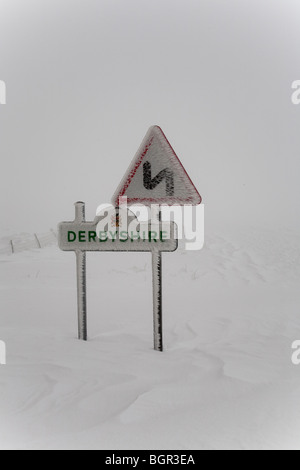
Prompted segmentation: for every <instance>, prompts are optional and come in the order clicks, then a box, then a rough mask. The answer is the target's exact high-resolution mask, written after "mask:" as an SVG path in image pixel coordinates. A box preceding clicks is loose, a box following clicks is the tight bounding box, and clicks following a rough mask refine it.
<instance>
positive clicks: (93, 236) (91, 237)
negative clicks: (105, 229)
mask: <svg viewBox="0 0 300 470" xmlns="http://www.w3.org/2000/svg"><path fill="white" fill-rule="evenodd" d="M96 238H97V233H96V232H89V242H91V241H93V242H95V241H96Z"/></svg>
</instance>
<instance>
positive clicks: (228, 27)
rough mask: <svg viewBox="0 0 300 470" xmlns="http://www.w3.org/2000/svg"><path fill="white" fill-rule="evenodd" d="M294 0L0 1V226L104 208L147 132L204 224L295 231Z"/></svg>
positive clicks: (22, 227) (298, 33) (297, 37)
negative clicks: (157, 140) (2, 102)
mask: <svg viewBox="0 0 300 470" xmlns="http://www.w3.org/2000/svg"><path fill="white" fill-rule="evenodd" d="M299 18H300V4H299V1H298V0H284V1H283V0H281V1H279V0H275V1H274V0H251V1H250V0H249V1H247V0H240V1H237V0H227V1H226V2H224V1H222V0H207V1H206V0H184V1H183V0H181V1H178V0H152V1H151V2H148V1H144V0H126V1H124V0H84V1H83V0H81V1H78V0H63V1H62V0H59V1H58V0H43V1H40V0H25V1H24V0H0V58H1V60H0V79H1V80H4V81H5V82H6V86H7V105H6V106H1V107H0V149H1V165H2V166H1V183H0V184H1V202H0V204H1V230H2V231H31V232H32V231H34V230H47V229H49V228H50V227H53V228H55V227H56V225H57V223H58V222H60V221H61V220H64V219H65V220H68V219H72V218H73V216H74V209H73V203H74V202H75V201H76V200H84V201H85V202H86V203H87V217H88V218H89V219H93V218H94V216H95V211H96V208H97V206H98V205H99V204H101V203H104V202H110V199H111V197H112V195H113V193H114V191H115V189H116V187H117V185H118V184H119V182H120V179H121V178H122V176H123V174H124V172H125V170H126V169H127V167H128V164H129V163H130V161H131V159H132V158H133V156H134V154H135V152H136V150H137V149H138V147H139V145H140V143H141V141H142V139H143V137H144V135H145V133H146V131H147V130H148V128H149V127H150V126H151V125H154V124H157V125H160V126H161V127H162V129H163V130H164V132H165V133H166V135H167V137H168V139H169V140H170V142H171V144H172V145H173V147H174V149H175V151H176V152H177V154H178V156H179V157H180V158H181V160H182V162H183V164H184V166H185V167H186V169H187V171H188V173H189V174H190V176H191V178H192V180H193V182H194V184H195V185H196V187H197V188H198V190H199V192H200V194H201V195H202V197H203V202H204V203H205V204H206V226H207V228H208V229H209V227H212V226H214V225H215V226H217V225H218V224H224V223H226V224H230V225H232V224H237V223H239V224H241V225H245V224H250V225H252V226H256V225H257V226H266V227H271V228H272V227H274V228H279V227H281V226H283V227H286V226H287V227H293V228H295V227H297V225H298V226H299V204H300V203H299V201H300V198H299V193H300V190H299V167H300V165H299V144H300V133H299V119H300V106H298V107H297V106H294V105H292V103H291V95H292V89H291V85H292V82H293V81H294V80H297V79H300V62H299V44H300V27H299Z"/></svg>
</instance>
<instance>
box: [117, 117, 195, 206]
mask: <svg viewBox="0 0 300 470" xmlns="http://www.w3.org/2000/svg"><path fill="white" fill-rule="evenodd" d="M120 197H127V203H128V205H132V204H144V205H147V206H149V205H152V204H167V205H179V206H184V205H193V206H196V205H198V204H200V203H201V196H200V194H199V193H198V191H197V189H196V188H195V186H194V185H193V183H192V181H191V179H190V177H189V176H188V174H187V172H186V171H185V169H184V167H183V166H182V163H181V162H180V160H179V158H178V157H177V155H176V153H175V152H174V150H173V148H172V147H171V145H170V143H169V141H168V140H167V138H166V136H165V134H164V133H163V131H162V130H161V128H160V127H158V126H153V127H151V128H150V129H149V131H148V133H147V134H146V137H145V138H144V140H143V142H142V144H141V146H140V148H139V150H138V152H137V154H136V155H135V157H134V159H133V161H132V163H131V165H130V167H129V168H128V170H127V172H126V174H125V176H124V178H123V180H122V181H121V183H120V185H119V187H118V189H117V191H116V192H115V194H114V196H113V204H114V205H115V206H118V205H119V199H120Z"/></svg>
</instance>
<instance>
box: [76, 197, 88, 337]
mask: <svg viewBox="0 0 300 470" xmlns="http://www.w3.org/2000/svg"><path fill="white" fill-rule="evenodd" d="M75 222H76V223H77V224H84V222H85V204H84V202H77V203H76V204H75ZM76 264H77V305H78V337H79V339H81V340H83V341H87V293H86V252H85V251H82V250H76Z"/></svg>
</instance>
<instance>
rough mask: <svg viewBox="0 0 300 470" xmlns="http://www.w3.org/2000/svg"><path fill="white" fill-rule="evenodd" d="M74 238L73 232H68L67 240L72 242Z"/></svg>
mask: <svg viewBox="0 0 300 470" xmlns="http://www.w3.org/2000/svg"><path fill="white" fill-rule="evenodd" d="M75 240H76V233H75V232H68V242H70V243H73V242H75Z"/></svg>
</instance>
